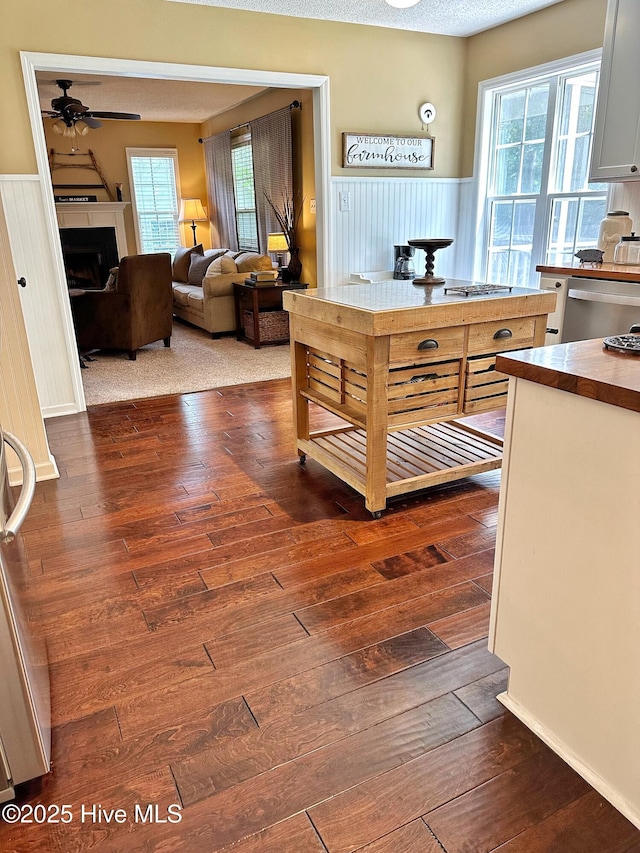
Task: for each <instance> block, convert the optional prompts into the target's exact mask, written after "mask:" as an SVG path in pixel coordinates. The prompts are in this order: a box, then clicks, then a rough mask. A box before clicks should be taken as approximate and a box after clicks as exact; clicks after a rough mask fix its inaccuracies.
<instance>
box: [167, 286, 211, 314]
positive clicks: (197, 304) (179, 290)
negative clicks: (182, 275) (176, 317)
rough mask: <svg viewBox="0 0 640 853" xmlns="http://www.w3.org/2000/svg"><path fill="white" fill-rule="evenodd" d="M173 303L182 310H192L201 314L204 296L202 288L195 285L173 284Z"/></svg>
mask: <svg viewBox="0 0 640 853" xmlns="http://www.w3.org/2000/svg"><path fill="white" fill-rule="evenodd" d="M173 302H174V304H175V305H181V306H182V307H183V308H192V309H193V310H194V311H199V312H200V313H202V312H203V311H204V295H203V292H202V287H201V286H200V285H197V284H174V285H173Z"/></svg>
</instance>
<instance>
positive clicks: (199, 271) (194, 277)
mask: <svg viewBox="0 0 640 853" xmlns="http://www.w3.org/2000/svg"><path fill="white" fill-rule="evenodd" d="M217 257H218V255H216V253H215V252H211V251H210V250H208V251H206V252H205V253H204V255H203V256H202V257H200V256H198V255H191V263H190V264H189V279H188V282H189V284H199V285H202V279H203V278H204V277H205V275H206V273H207V270H208V268H209V266H210V265H211V264H212V263H213V262H214V261H215V260H216V258H217Z"/></svg>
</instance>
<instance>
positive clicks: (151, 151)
mask: <svg viewBox="0 0 640 853" xmlns="http://www.w3.org/2000/svg"><path fill="white" fill-rule="evenodd" d="M125 151H126V154H127V171H128V173H129V187H130V191H131V210H132V213H133V226H134V229H135V235H136V247H137V250H138V253H139V254H142V253H143V248H142V237H141V235H140V219H139V217H138V208H137V206H136V192H135V185H134V181H133V169H132V167H131V158H132V157H166V158H168V159H172V160H173V172H174V177H175V182H176V210H175V217H176V229H177V234H178V245H181V244H182V235H181V231H180V223H179V221H178V217H179V215H180V198H181V192H180V172H179V170H178V149H177V148H126V149H125Z"/></svg>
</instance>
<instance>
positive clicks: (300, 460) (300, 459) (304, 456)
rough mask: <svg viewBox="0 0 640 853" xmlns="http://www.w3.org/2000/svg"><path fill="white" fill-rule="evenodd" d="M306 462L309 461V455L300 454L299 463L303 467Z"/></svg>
mask: <svg viewBox="0 0 640 853" xmlns="http://www.w3.org/2000/svg"><path fill="white" fill-rule="evenodd" d="M306 461H307V454H306V453H301V454H300V458H299V459H298V462H299V463H300V464H301V465H304V463H305V462H306Z"/></svg>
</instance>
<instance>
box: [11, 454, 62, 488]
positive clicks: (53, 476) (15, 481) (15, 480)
mask: <svg viewBox="0 0 640 853" xmlns="http://www.w3.org/2000/svg"><path fill="white" fill-rule="evenodd" d="M8 474H9V485H10V486H21V485H22V466H16V467H15V468H9V469H8ZM59 476H60V472H59V471H58V466H57V465H56V460H55V459H54V458H53V457H50V458H49V461H48V462H38V463H37V464H36V481H37V482H38V483H39V482H40V481H41V480H57V479H58V477H59Z"/></svg>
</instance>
